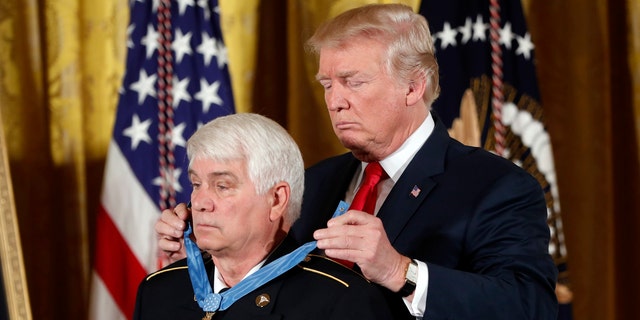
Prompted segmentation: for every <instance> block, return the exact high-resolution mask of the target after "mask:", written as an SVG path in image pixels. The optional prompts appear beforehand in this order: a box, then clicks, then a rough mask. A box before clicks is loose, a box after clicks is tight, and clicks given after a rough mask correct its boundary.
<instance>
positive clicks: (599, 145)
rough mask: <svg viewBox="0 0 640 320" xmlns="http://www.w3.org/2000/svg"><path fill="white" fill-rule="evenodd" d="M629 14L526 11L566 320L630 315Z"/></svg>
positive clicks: (625, 3) (634, 69) (634, 205)
mask: <svg viewBox="0 0 640 320" xmlns="http://www.w3.org/2000/svg"><path fill="white" fill-rule="evenodd" d="M639 13H640V12H639V11H638V1H637V0H610V1H584V0H556V1H530V3H529V7H528V14H529V29H530V31H531V33H532V39H533V41H534V43H535V44H536V54H537V69H538V79H539V84H540V90H541V96H542V105H543V106H544V110H545V116H546V120H547V121H546V122H547V125H548V127H549V132H550V135H551V139H552V142H553V147H554V153H555V158H556V173H557V176H558V186H559V190H560V201H561V204H562V218H563V222H564V231H565V237H566V244H567V250H568V268H569V274H570V281H571V287H572V290H573V293H574V299H573V311H574V315H575V317H574V318H575V319H576V320H577V319H581V320H583V319H594V320H596V319H608V320H615V319H621V320H622V319H635V318H637V313H638V310H637V309H638V304H639V303H640V298H639V297H640V296H639V295H638V294H637V288H638V287H639V286H640V274H639V273H638V270H640V255H638V253H639V252H640V251H639V250H638V248H639V247H640V238H639V237H638V231H639V229H640V169H639V157H638V150H639V148H638V145H639V141H640V139H639V138H638V131H637V130H638V128H640V117H639V115H640V113H638V106H639V105H638V97H639V95H640V82H639V81H640V78H639V77H638V72H639V69H638V55H639V54H640V50H639V48H638V37H640V30H639V29H638V23H639V20H638V19H639ZM634 105H635V113H634Z"/></svg>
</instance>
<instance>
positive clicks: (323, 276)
mask: <svg viewBox="0 0 640 320" xmlns="http://www.w3.org/2000/svg"><path fill="white" fill-rule="evenodd" d="M296 247H297V245H296V243H295V242H294V241H293V240H291V239H290V238H286V239H285V241H283V243H282V244H280V245H279V246H278V248H276V250H275V251H274V252H273V253H272V254H271V255H270V257H269V258H268V259H267V261H266V263H265V265H267V264H268V263H269V262H271V261H273V260H275V259H277V258H279V257H281V256H283V255H285V254H287V253H289V252H291V251H293V250H294V249H295V248H296ZM203 259H204V260H205V268H206V270H207V273H208V274H209V275H211V276H210V278H211V277H212V275H213V268H214V264H213V261H212V260H211V258H210V257H209V256H204V258H203ZM209 281H210V283H213V280H212V279H210V280H209ZM208 316H210V317H211V319H300V320H303V319H304V320H313V319H322V320H326V319H332V320H333V319H392V316H391V313H390V310H389V307H388V306H387V303H386V302H385V298H384V296H383V294H382V292H381V288H380V287H378V286H377V285H375V284H373V283H370V282H369V281H367V280H366V279H365V278H364V277H362V275H361V274H359V273H357V272H355V271H353V270H351V269H348V268H346V267H344V266H342V265H340V264H339V263H337V262H335V261H333V260H331V259H329V258H327V257H326V256H323V255H321V254H317V253H311V254H309V255H307V257H306V258H305V260H304V261H302V262H301V263H299V264H298V265H297V266H295V267H293V268H292V269H291V270H289V271H287V272H285V273H284V274H282V275H280V276H279V277H277V278H275V279H273V280H271V281H270V282H267V283H266V284H264V285H263V286H261V287H259V288H257V289H255V290H254V291H252V292H250V293H248V294H247V295H245V296H244V297H242V298H241V299H239V300H238V301H236V302H235V303H234V304H233V305H232V306H231V307H229V308H228V309H227V310H224V311H218V312H216V313H214V314H207V313H205V312H204V311H203V310H202V309H201V308H200V307H199V306H198V303H197V301H196V300H195V296H194V291H193V287H192V285H191V280H190V278H189V272H188V270H187V262H186V259H182V260H180V261H177V262H175V263H173V264H171V265H169V266H167V267H165V268H163V269H161V270H159V271H157V272H155V273H152V274H150V275H149V276H147V277H146V278H145V279H144V280H143V281H142V282H141V283H140V286H139V287H138V296H137V299H136V307H135V312H134V317H133V318H134V319H136V320H142V319H149V320H151V319H171V320H175V319H185V320H187V319H198V320H199V319H206V318H207V317H208Z"/></svg>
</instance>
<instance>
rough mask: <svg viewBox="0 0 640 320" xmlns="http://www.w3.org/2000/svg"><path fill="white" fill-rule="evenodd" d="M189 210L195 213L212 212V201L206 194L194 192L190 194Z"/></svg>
mask: <svg viewBox="0 0 640 320" xmlns="http://www.w3.org/2000/svg"><path fill="white" fill-rule="evenodd" d="M191 210H193V211H197V212H209V211H212V210H213V200H212V199H211V197H209V196H207V193H206V192H202V191H194V192H192V193H191Z"/></svg>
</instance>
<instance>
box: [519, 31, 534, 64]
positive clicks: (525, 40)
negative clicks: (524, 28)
mask: <svg viewBox="0 0 640 320" xmlns="http://www.w3.org/2000/svg"><path fill="white" fill-rule="evenodd" d="M516 40H517V41H518V49H516V55H520V54H521V55H523V56H524V58H525V59H527V60H529V58H530V57H531V51H533V42H531V35H530V34H529V33H528V32H527V33H526V34H525V35H524V37H516Z"/></svg>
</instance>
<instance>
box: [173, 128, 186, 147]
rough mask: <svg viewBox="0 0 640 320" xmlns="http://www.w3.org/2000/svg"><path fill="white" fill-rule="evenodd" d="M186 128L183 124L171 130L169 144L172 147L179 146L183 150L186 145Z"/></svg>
mask: <svg viewBox="0 0 640 320" xmlns="http://www.w3.org/2000/svg"><path fill="white" fill-rule="evenodd" d="M186 128H187V124H186V123H185V122H183V123H181V124H179V125H177V126H175V127H173V129H171V142H172V143H173V145H174V146H181V147H183V148H184V147H185V146H186V145H187V142H186V140H184V129H186Z"/></svg>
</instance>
